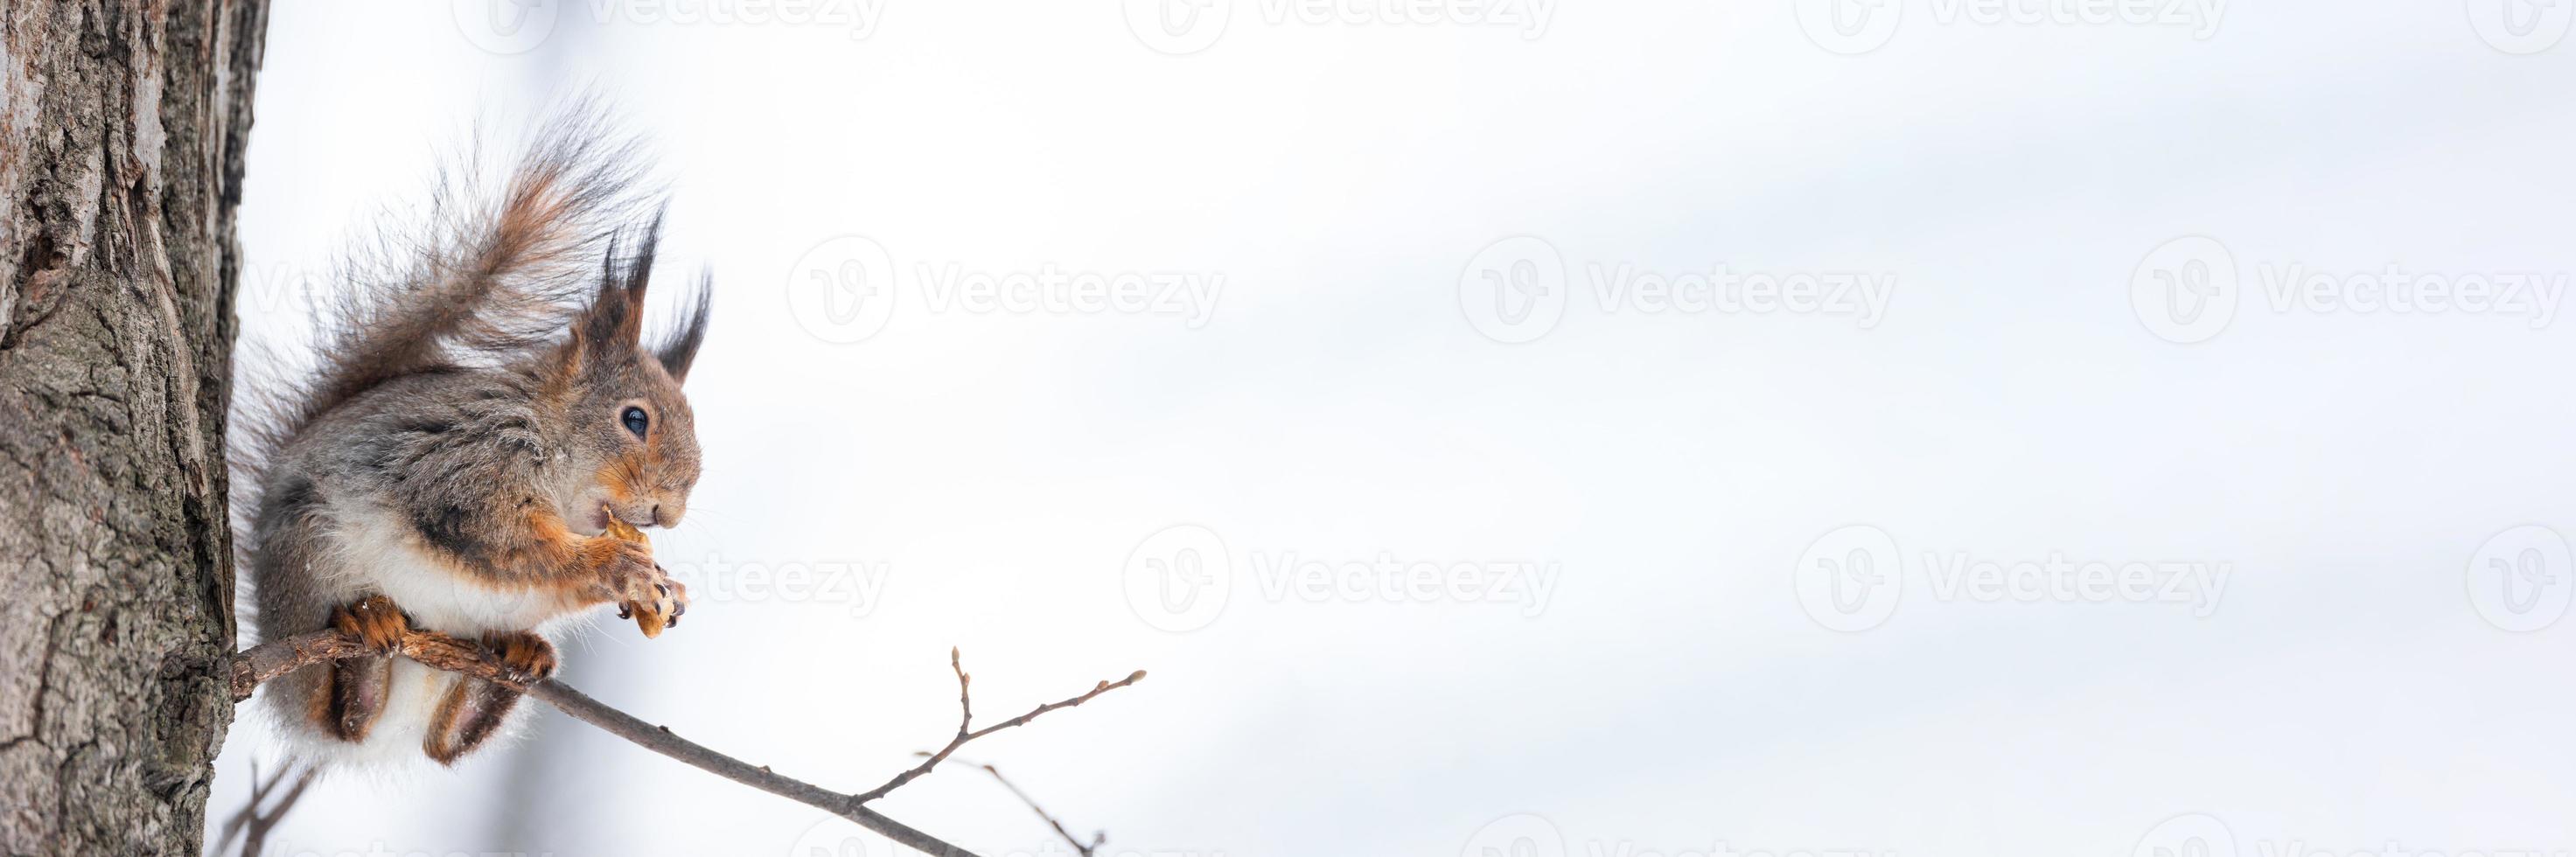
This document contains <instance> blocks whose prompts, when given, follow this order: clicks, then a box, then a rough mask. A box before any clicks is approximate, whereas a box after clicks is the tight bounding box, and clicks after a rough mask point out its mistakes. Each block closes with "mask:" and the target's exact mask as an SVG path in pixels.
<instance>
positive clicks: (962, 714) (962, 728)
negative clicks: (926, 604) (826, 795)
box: [850, 648, 1145, 806]
mask: <svg viewBox="0 0 2576 857" xmlns="http://www.w3.org/2000/svg"><path fill="white" fill-rule="evenodd" d="M948 667H949V669H952V670H956V671H957V709H958V719H957V737H954V738H950V739H948V746H946V747H941V748H939V752H936V753H931V754H929V759H928V760H926V761H923V762H922V763H921V764H919V765H915V766H913V767H912V769H911V770H907V771H904V772H903V773H900V774H896V775H894V779H891V780H887V781H886V782H885V785H881V786H878V787H876V788H873V789H869V790H867V791H865V792H861V793H859V794H858V795H857V796H855V797H852V798H851V799H850V803H851V805H853V806H856V805H858V804H863V803H867V802H868V801H872V800H876V799H877V798H881V797H885V796H886V793H887V792H891V791H894V790H895V789H897V788H900V787H902V786H903V784H905V783H908V782H912V780H913V778H914V777H918V776H921V775H923V774H927V773H930V769H932V768H936V767H939V763H940V762H944V761H947V760H948V754H950V753H954V752H957V748H959V747H963V746H966V742H968V741H973V740H975V739H977V738H982V737H984V736H986V735H991V734H993V733H995V732H1000V731H1002V730H1004V729H1009V728H1011V727H1013V726H1018V725H1020V724H1023V723H1027V722H1029V721H1031V720H1035V719H1037V717H1038V715H1040V714H1045V713H1047V712H1049V711H1054V710H1056V709H1058V708H1072V707H1074V706H1076V705H1081V704H1083V703H1085V702H1090V701H1091V698H1092V697H1095V696H1099V695H1101V694H1104V693H1108V692H1110V691H1113V690H1117V689H1119V688H1122V687H1126V686H1128V685H1131V684H1135V683H1137V682H1140V681H1144V680H1145V671H1144V670H1137V671H1135V672H1132V673H1128V674H1127V677H1126V678H1122V679H1119V680H1117V681H1115V682H1109V681H1104V682H1101V683H1099V684H1096V685H1093V686H1092V688H1091V692H1090V693H1085V694H1083V695H1081V696H1077V697H1074V698H1072V699H1067V700H1062V701H1059V702H1050V703H1047V704H1045V705H1041V706H1038V707H1037V708H1035V709H1031V710H1030V711H1029V713H1027V714H1023V715H1020V716H1018V717H1013V718H1011V719H1009V720H1004V721H1002V722H1000V723H996V724H993V725H991V726H986V727H984V728H982V729H975V728H973V727H974V725H975V705H974V703H973V702H972V701H971V700H970V698H969V696H968V694H967V691H966V685H967V683H968V678H967V676H966V668H965V667H963V666H959V665H958V662H957V650H956V649H954V648H951V649H949V650H948Z"/></svg>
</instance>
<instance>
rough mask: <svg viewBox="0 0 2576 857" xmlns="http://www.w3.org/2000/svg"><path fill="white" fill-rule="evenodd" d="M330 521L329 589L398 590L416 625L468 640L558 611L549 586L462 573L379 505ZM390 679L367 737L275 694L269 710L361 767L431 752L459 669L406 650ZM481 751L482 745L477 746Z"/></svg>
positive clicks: (305, 751)
mask: <svg viewBox="0 0 2576 857" xmlns="http://www.w3.org/2000/svg"><path fill="white" fill-rule="evenodd" d="M330 513H331V518H332V520H333V522H334V523H335V524H336V526H333V527H331V528H330V539H331V542H332V547H331V552H332V554H333V555H332V556H331V558H330V560H329V561H328V562H326V563H324V565H325V566H327V571H326V573H328V574H331V575H332V577H333V578H334V579H332V580H330V581H328V584H329V585H328V587H327V588H329V589H332V590H336V591H340V592H343V593H345V594H346V595H347V600H349V601H355V600H357V599H358V598H361V597H364V596H366V595H368V594H382V595H384V596H385V597H387V598H391V599H393V602H394V605H395V606H397V607H400V608H402V610H403V612H404V613H405V614H406V615H408V616H410V617H411V621H412V627H414V628H418V629H422V630H428V631H437V632H439V633H442V634H446V635H449V636H452V637H456V638H459V639H463V640H469V641H471V640H475V639H478V638H480V637H482V636H483V635H484V634H485V633H490V632H504V631H536V632H538V633H539V634H542V635H544V636H545V637H547V639H548V640H549V641H552V640H553V639H555V636H556V635H555V634H553V633H547V630H546V629H544V628H543V626H544V625H545V624H547V622H548V620H551V619H555V618H558V617H559V616H560V615H561V614H560V610H561V602H560V601H559V600H557V599H556V598H555V597H554V596H553V595H552V594H551V593H546V592H540V591H524V592H509V591H503V590H500V589H495V588H492V587H487V586H483V585H480V584H479V583H477V582H475V581H472V580H469V579H467V578H465V577H464V576H462V575H461V574H460V573H459V572H458V571H457V570H456V568H455V566H454V565H453V564H451V563H449V562H448V561H446V560H445V559H443V558H441V557H438V556H434V555H431V554H429V553H427V552H426V551H427V548H426V546H424V545H422V544H421V543H420V541H419V537H418V535H416V534H415V532H414V531H413V530H412V528H411V527H410V526H409V525H408V524H406V523H404V521H403V520H402V518H401V517H399V515H397V514H396V513H393V512H390V511H388V510H385V509H382V508H380V507H372V506H366V507H361V508H354V509H351V508H334V509H331V510H330ZM393 663H394V676H393V682H392V683H391V685H390V686H389V687H388V690H387V693H386V700H385V711H384V713H383V715H381V716H380V717H379V718H378V719H377V721H376V724H375V726H374V728H372V729H371V730H369V731H368V734H367V739H366V740H365V741H361V742H348V741H342V740H339V739H337V738H334V737H331V736H329V735H325V734H323V733H322V732H321V731H320V730H319V728H317V727H316V726H315V725H314V724H313V723H312V722H311V721H310V720H309V719H308V716H307V715H306V714H305V712H303V711H302V710H301V706H300V705H297V704H284V703H281V704H276V705H274V706H273V708H272V715H273V716H274V717H276V718H277V719H279V720H281V721H285V722H281V723H279V724H278V725H279V726H280V727H281V731H282V732H284V733H285V734H287V735H288V736H289V737H290V738H292V739H294V743H296V744H297V745H299V746H298V748H297V749H298V751H299V754H300V755H305V756H309V757H313V758H316V759H317V760H326V761H331V762H338V763H355V764H357V765H360V766H363V767H390V766H405V765H408V764H410V763H416V762H418V761H419V760H421V759H424V758H426V756H425V755H424V753H423V751H422V749H421V745H422V742H423V741H424V740H426V739H427V738H428V736H429V725H430V719H431V717H432V715H433V714H434V713H435V712H436V711H437V709H438V703H439V701H440V700H441V699H443V698H445V696H446V695H447V691H448V689H449V688H450V687H452V686H454V685H455V683H456V682H457V681H459V680H460V679H459V677H458V676H457V675H456V674H454V673H449V672H445V671H442V670H436V669H431V668H429V667H426V666H422V665H420V664H419V663H417V662H414V661H412V660H410V659H408V658H399V657H398V658H395V659H394V662H393ZM527 709H528V706H526V705H520V706H517V707H516V709H515V710H513V711H512V712H511V716H510V718H509V720H508V722H506V723H504V724H503V727H502V729H501V730H500V734H499V735H496V736H495V741H496V742H497V741H499V740H502V739H503V738H505V737H506V736H508V735H510V734H514V733H516V732H517V731H518V730H517V727H518V725H519V724H520V723H521V722H522V721H524V720H525V718H526V716H527ZM477 755H479V753H478V754H477Z"/></svg>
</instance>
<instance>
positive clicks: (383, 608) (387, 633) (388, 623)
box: [331, 595, 411, 652]
mask: <svg viewBox="0 0 2576 857" xmlns="http://www.w3.org/2000/svg"><path fill="white" fill-rule="evenodd" d="M331 627H332V628H334V629H337V630H338V631H339V632H340V633H343V634H348V635H350V636H354V637H357V638H358V639H359V640H360V641H362V642H364V643H366V644H367V646H368V647H369V648H372V649H375V650H376V651H379V652H392V651H393V650H395V649H398V648H401V647H402V638H403V634H404V633H405V632H407V631H410V630H411V619H410V617H407V616H404V615H403V612H402V609H401V608H398V607H395V606H394V600H393V599H391V598H386V597H384V596H382V595H369V596H367V597H365V598H361V599H358V602H357V603H355V604H351V605H349V606H346V607H342V608H340V609H339V610H337V611H333V613H332V614H331Z"/></svg>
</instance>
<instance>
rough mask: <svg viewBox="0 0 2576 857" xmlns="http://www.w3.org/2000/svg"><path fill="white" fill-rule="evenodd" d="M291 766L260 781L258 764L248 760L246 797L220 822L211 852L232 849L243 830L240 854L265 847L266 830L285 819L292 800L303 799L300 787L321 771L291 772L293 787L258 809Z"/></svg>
mask: <svg viewBox="0 0 2576 857" xmlns="http://www.w3.org/2000/svg"><path fill="white" fill-rule="evenodd" d="M294 767H295V765H294V763H292V762H289V763H288V764H287V766H286V768H283V769H280V770H279V771H278V772H277V776H274V777H270V778H268V779H266V780H262V779H260V776H259V763H258V762H256V761H254V762H251V763H250V799H249V800H246V801H243V802H242V808H241V811H240V812H236V813H233V817H232V818H231V819H230V820H228V821H225V822H224V838H223V839H222V840H221V841H219V842H217V843H216V845H215V850H214V853H217V854H221V853H224V852H226V851H230V850H232V845H233V837H235V836H240V835H242V834H244V833H248V834H249V836H250V838H248V839H244V840H242V849H241V853H242V855H243V857H252V855H256V854H258V853H260V852H261V851H262V850H264V849H266V848H267V847H268V832H269V831H270V830H272V829H274V828H276V827H277V823H278V822H279V821H280V820H283V819H284V818H286V813H287V811H289V810H292V809H294V808H295V802H296V801H298V800H301V799H303V797H304V789H305V787H307V786H311V785H313V778H314V776H315V775H317V774H320V773H322V769H321V768H318V767H314V766H312V765H305V766H303V767H304V770H303V771H302V772H300V773H298V774H296V775H295V787H293V788H290V789H287V790H286V794H285V795H283V796H281V797H279V798H278V799H277V801H276V802H275V803H271V804H269V807H268V811H267V812H261V811H260V809H259V805H260V804H262V803H267V802H268V793H269V792H272V791H276V790H277V785H278V784H279V783H283V782H286V779H287V777H286V772H287V771H288V770H292V769H294Z"/></svg>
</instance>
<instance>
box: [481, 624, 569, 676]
mask: <svg viewBox="0 0 2576 857" xmlns="http://www.w3.org/2000/svg"><path fill="white" fill-rule="evenodd" d="M483 657H484V658H485V659H487V660H490V661H492V662H493V663H496V664H500V665H501V671H502V674H503V675H505V676H507V677H508V678H509V679H510V680H511V681H514V682H518V683H520V684H535V683H537V682H540V681H544V680H546V679H548V678H551V677H553V676H554V674H555V646H554V644H553V643H549V642H546V638H544V637H540V636H537V635H536V634H533V633H529V632H527V631H514V632H510V633H506V634H485V635H483Z"/></svg>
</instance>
